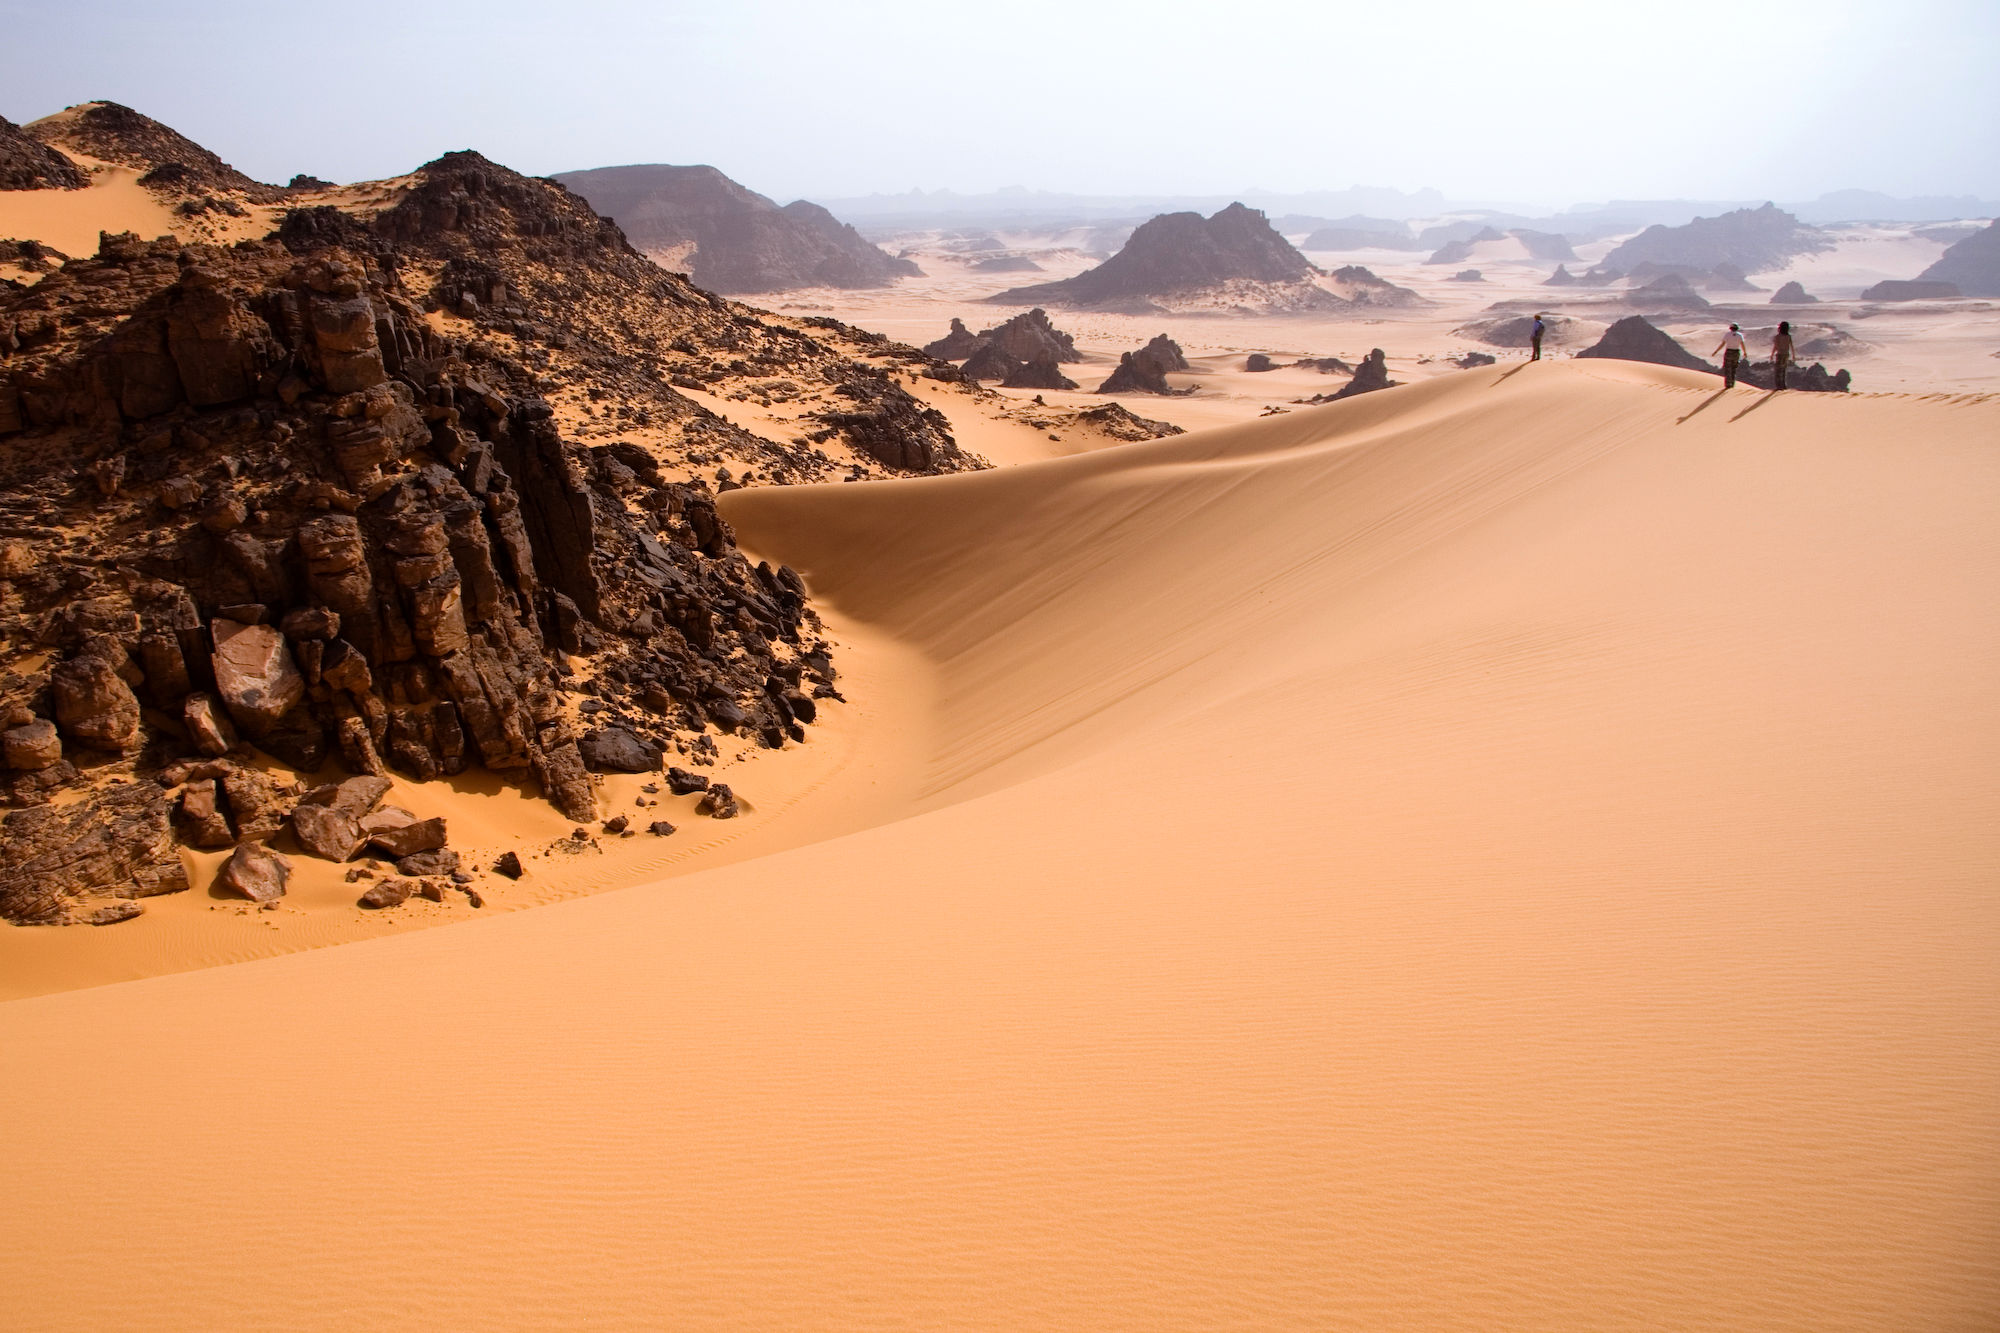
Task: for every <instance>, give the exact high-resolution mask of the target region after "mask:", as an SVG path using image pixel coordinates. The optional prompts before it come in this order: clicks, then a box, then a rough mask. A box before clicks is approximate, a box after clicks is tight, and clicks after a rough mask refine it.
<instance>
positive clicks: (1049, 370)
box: [1000, 351, 1076, 389]
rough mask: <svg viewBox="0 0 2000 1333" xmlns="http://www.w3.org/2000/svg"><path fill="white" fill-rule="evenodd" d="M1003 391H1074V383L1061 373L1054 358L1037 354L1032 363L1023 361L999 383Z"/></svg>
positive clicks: (1046, 353)
mask: <svg viewBox="0 0 2000 1333" xmlns="http://www.w3.org/2000/svg"><path fill="white" fill-rule="evenodd" d="M1000 387H1001V388H1003V389H1074V388H1075V387H1076V381H1075V380H1073V379H1070V378H1069V377H1068V376H1067V375H1064V374H1063V373H1062V368H1061V367H1060V366H1058V365H1057V364H1056V359H1055V357H1054V356H1052V355H1050V354H1049V353H1048V352H1046V351H1044V352H1039V353H1037V354H1036V356H1035V359H1034V360H1032V361H1024V362H1022V363H1021V364H1020V365H1019V366H1017V367H1015V368H1014V371H1013V373H1011V374H1009V375H1008V376H1007V378H1005V379H1003V380H1001V381H1000Z"/></svg>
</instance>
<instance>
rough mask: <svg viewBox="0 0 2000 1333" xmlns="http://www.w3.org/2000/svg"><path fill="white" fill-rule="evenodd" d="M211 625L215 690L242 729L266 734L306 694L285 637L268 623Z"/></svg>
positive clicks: (223, 622)
mask: <svg viewBox="0 0 2000 1333" xmlns="http://www.w3.org/2000/svg"><path fill="white" fill-rule="evenodd" d="M212 629H213V633H214V636H215V652H214V653H213V654H212V655H211V659H210V660H211V662H212V664H213V667H214V670H215V688H216V692H217V693H219V694H220V695H221V696H222V702H223V704H224V705H225V706H226V707H227V708H228V709H229V712H230V715H231V716H232V717H233V718H235V720H236V724H237V725H238V726H240V727H242V728H243V730H244V731H246V732H248V733H249V734H250V735H251V736H253V737H256V736H262V735H266V734H268V733H270V732H271V731H272V730H273V729H274V728H275V727H276V726H277V724H278V719H280V718H282V717H283V716H284V715H285V714H286V713H288V712H290V711H291V710H292V708H293V707H294V706H295V705H296V704H297V703H298V702H299V700H300V699H302V698H304V697H305V692H306V682H305V677H304V676H301V675H300V674H299V668H298V666H297V664H296V663H294V662H293V661H292V654H291V650H290V649H289V648H287V647H286V646H285V636H284V635H283V634H282V633H280V632H279V631H278V630H277V629H276V628H274V627H273V626H270V625H245V624H241V623H239V622H237V621H234V620H217V621H215V622H214V623H213V626H212Z"/></svg>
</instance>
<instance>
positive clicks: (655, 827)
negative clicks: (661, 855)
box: [646, 819, 674, 838]
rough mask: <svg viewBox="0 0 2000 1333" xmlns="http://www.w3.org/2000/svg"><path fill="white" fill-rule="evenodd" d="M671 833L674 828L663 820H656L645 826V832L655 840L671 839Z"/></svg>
mask: <svg viewBox="0 0 2000 1333" xmlns="http://www.w3.org/2000/svg"><path fill="white" fill-rule="evenodd" d="M673 831H674V826H673V825H672V824H669V823H668V822H667V821H666V820H664V819H656V820H654V821H653V822H652V823H650V824H648V825H646V832H648V833H650V834H652V835H653V836H654V837H656V838H665V837H671V836H672V835H673Z"/></svg>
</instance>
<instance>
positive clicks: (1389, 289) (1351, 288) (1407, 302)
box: [1326, 264, 1428, 310]
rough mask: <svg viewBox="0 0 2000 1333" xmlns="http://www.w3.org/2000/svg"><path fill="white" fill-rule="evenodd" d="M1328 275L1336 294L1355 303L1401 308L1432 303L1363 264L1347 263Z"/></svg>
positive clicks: (1348, 302)
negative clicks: (1376, 273) (1378, 274)
mask: <svg viewBox="0 0 2000 1333" xmlns="http://www.w3.org/2000/svg"><path fill="white" fill-rule="evenodd" d="M1326 276H1327V281H1328V284H1329V285H1330V286H1331V287H1332V288H1333V294H1334V295H1335V296H1336V297H1337V298H1338V299H1339V300H1341V301H1343V302H1345V303H1346V304H1348V305H1351V306H1363V307H1379V308H1382V309H1389V310H1401V309H1407V308H1409V307H1411V306H1420V305H1425V304H1428V303H1427V302H1426V301H1425V300H1424V298H1423V297H1422V296H1419V295H1418V294H1417V293H1416V292H1414V291H1412V290H1411V289H1410V288H1408V287H1399V286H1397V285H1396V284H1395V283H1393V282H1390V281H1389V280H1388V279H1387V278H1383V277H1378V276H1376V275H1375V273H1373V272H1372V271H1370V270H1369V269H1367V268H1365V267H1363V266H1362V265H1360V264H1347V265H1344V266H1342V267H1340V268H1337V269H1335V270H1333V272H1331V273H1329V274H1327V275H1326Z"/></svg>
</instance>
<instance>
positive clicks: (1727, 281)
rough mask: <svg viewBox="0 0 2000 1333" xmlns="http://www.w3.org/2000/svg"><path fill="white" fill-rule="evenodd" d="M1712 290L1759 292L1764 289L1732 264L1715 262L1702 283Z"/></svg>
mask: <svg viewBox="0 0 2000 1333" xmlns="http://www.w3.org/2000/svg"><path fill="white" fill-rule="evenodd" d="M1703 285H1704V286H1705V287H1707V289H1708V290H1709V291H1712V292H1761V291H1763V290H1764V289H1763V288H1762V287H1759V286H1758V285H1757V284H1756V283H1754V282H1752V281H1750V279H1749V278H1748V277H1747V276H1746V275H1745V274H1744V272H1743V270H1742V269H1740V268H1738V267H1736V265H1734V264H1717V265H1716V266H1715V267H1714V268H1713V269H1711V270H1710V271H1709V275H1708V281H1707V282H1706V283H1704V284H1703Z"/></svg>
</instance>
